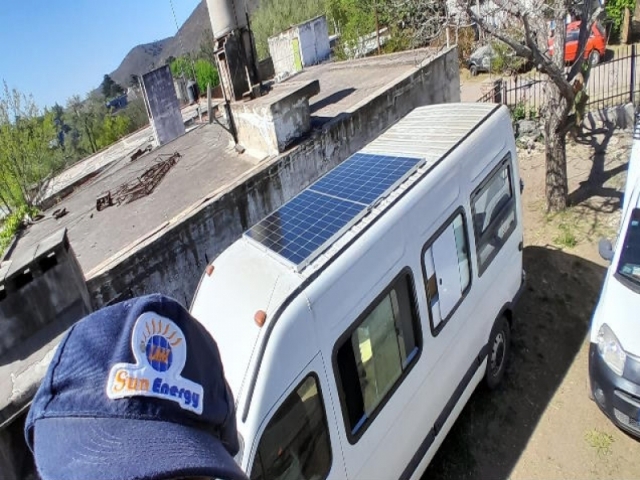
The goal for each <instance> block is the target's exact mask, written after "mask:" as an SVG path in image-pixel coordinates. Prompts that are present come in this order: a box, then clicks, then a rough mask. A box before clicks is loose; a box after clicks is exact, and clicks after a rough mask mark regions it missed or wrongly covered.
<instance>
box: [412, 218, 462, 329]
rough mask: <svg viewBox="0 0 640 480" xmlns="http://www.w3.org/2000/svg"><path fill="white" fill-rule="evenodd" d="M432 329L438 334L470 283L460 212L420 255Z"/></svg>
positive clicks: (441, 229)
mask: <svg viewBox="0 0 640 480" xmlns="http://www.w3.org/2000/svg"><path fill="white" fill-rule="evenodd" d="M422 260H423V266H424V274H425V279H426V288H427V301H428V304H429V315H430V317H431V318H430V319H431V330H432V332H433V333H434V334H435V335H437V333H438V332H439V331H440V330H441V329H442V327H443V326H444V323H446V321H447V320H448V319H449V318H450V317H451V315H452V314H453V312H454V311H455V309H456V308H457V306H458V305H459V304H460V302H461V301H462V299H463V298H464V296H465V294H466V293H467V291H468V290H469V285H470V284H471V262H470V260H469V242H468V241H467V229H466V223H465V221H464V215H463V213H462V211H460V212H459V213H456V214H455V215H454V216H453V218H452V219H450V220H449V221H448V222H447V223H446V224H445V225H444V226H443V227H442V228H440V230H439V231H438V233H436V235H435V238H434V239H433V240H430V241H429V243H427V245H426V247H425V249H424V253H423V256H422Z"/></svg>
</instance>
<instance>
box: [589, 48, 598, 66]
mask: <svg viewBox="0 0 640 480" xmlns="http://www.w3.org/2000/svg"><path fill="white" fill-rule="evenodd" d="M589 63H590V64H591V66H592V67H595V66H596V65H598V64H599V63H600V52H599V51H597V50H595V49H594V50H591V53H590V54H589Z"/></svg>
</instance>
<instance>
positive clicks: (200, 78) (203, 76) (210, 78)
mask: <svg viewBox="0 0 640 480" xmlns="http://www.w3.org/2000/svg"><path fill="white" fill-rule="evenodd" d="M195 70H196V82H197V83H198V88H199V89H200V91H201V92H206V91H207V84H210V85H211V88H213V87H216V86H218V84H219V83H220V77H219V76H218V70H216V67H214V66H213V64H212V63H211V62H210V61H208V60H204V59H199V60H196V62H195Z"/></svg>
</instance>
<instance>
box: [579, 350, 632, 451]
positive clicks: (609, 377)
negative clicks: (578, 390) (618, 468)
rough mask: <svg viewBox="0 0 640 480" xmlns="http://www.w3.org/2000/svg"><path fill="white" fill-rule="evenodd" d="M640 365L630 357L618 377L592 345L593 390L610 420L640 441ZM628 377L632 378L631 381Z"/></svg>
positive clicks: (591, 377)
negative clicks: (621, 374)
mask: <svg viewBox="0 0 640 480" xmlns="http://www.w3.org/2000/svg"><path fill="white" fill-rule="evenodd" d="M639 374H640V362H639V361H638V360H636V359H634V358H632V357H627V364H626V365H625V369H624V372H623V376H622V377H621V376H619V375H617V374H616V373H614V372H613V371H612V370H611V369H610V368H609V367H608V366H607V364H606V363H604V360H602V357H601V356H600V354H599V353H598V346H597V345H596V344H595V343H591V344H590V345H589V388H590V390H591V393H592V394H593V398H594V400H595V402H596V404H597V405H598V407H600V410H602V411H603V412H604V413H605V415H607V417H609V419H610V420H611V421H612V422H613V423H614V424H615V425H617V426H618V427H620V428H621V429H622V430H624V431H626V432H628V433H629V434H631V435H633V436H634V437H636V438H638V439H640V377H639ZM628 377H631V379H630V378H628Z"/></svg>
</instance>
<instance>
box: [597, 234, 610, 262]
mask: <svg viewBox="0 0 640 480" xmlns="http://www.w3.org/2000/svg"><path fill="white" fill-rule="evenodd" d="M598 252H600V256H601V257H602V258H604V259H605V260H606V261H608V262H610V261H611V260H612V259H613V246H612V245H611V242H610V241H609V240H607V239H606V238H601V239H600V241H599V242H598Z"/></svg>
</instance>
